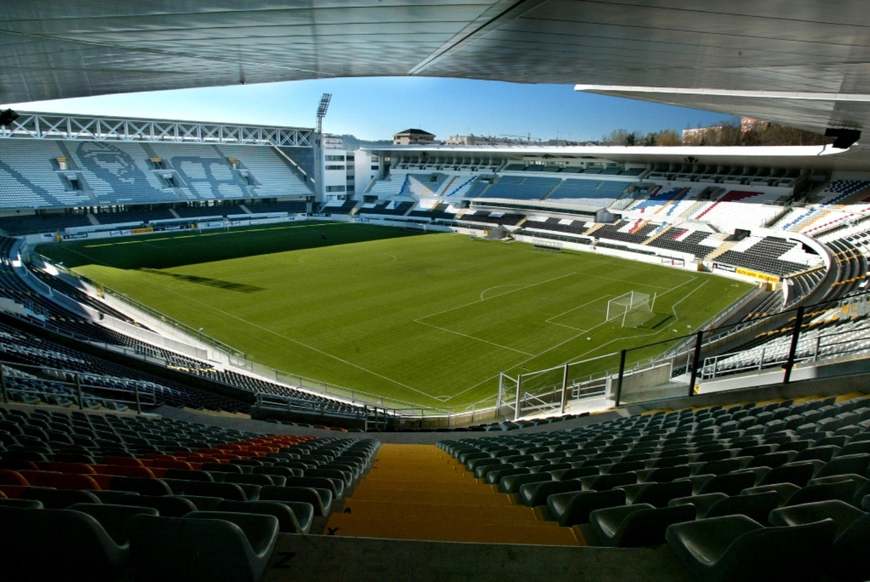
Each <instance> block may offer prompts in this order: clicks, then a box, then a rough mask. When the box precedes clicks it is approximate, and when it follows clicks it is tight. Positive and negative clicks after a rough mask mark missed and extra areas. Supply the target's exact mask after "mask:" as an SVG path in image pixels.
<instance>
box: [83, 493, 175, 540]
mask: <svg viewBox="0 0 870 582" xmlns="http://www.w3.org/2000/svg"><path fill="white" fill-rule="evenodd" d="M69 509H71V510H73V511H81V512H82V513H87V514H88V515H90V516H91V517H93V518H94V519H96V520H97V521H98V522H100V525H101V526H103V529H104V530H106V533H107V534H109V536H110V537H111V538H112V539H113V540H114V541H115V543H116V544H118V545H119V546H125V545H126V544H127V542H128V541H129V540H128V538H127V531H128V528H129V523H130V520H131V519H132V518H133V516H136V515H151V516H157V515H159V513H158V511H157V510H156V509H154V508H151V507H136V506H133V505H111V504H104V503H76V504H75V505H70V506H69Z"/></svg>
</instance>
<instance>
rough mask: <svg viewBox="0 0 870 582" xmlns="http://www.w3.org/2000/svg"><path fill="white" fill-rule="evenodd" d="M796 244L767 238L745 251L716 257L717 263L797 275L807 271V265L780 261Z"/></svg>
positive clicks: (764, 271) (765, 271)
mask: <svg viewBox="0 0 870 582" xmlns="http://www.w3.org/2000/svg"><path fill="white" fill-rule="evenodd" d="M796 244H797V243H795V242H792V241H788V240H786V239H782V238H777V237H765V238H763V239H762V240H760V241H758V242H756V243H755V244H753V245H752V246H750V247H749V248H747V249H745V250H743V251H733V250H728V251H725V252H724V253H722V254H721V255H719V256H718V257H716V261H717V262H719V263H723V264H726V265H734V266H736V267H745V268H747V269H754V270H756V271H761V272H763V273H771V274H774V275H787V274H792V273H797V272H799V271H803V270H806V269H807V265H802V264H800V263H793V262H790V261H783V260H780V257H782V256H783V255H784V254H785V253H787V252H788V251H789V250H791V249H792V248H794V247H795V245H796Z"/></svg>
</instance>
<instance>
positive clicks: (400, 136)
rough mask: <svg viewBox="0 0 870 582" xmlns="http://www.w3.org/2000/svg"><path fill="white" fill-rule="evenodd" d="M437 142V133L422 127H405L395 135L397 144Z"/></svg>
mask: <svg viewBox="0 0 870 582" xmlns="http://www.w3.org/2000/svg"><path fill="white" fill-rule="evenodd" d="M434 142H435V134H434V133H429V132H428V131H424V130H422V129H415V128H410V129H405V130H402V131H400V132H398V133H396V134H394V135H393V144H395V145H425V144H429V143H434Z"/></svg>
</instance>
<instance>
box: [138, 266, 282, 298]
mask: <svg viewBox="0 0 870 582" xmlns="http://www.w3.org/2000/svg"><path fill="white" fill-rule="evenodd" d="M139 270H140V271H145V272H146V273H151V274H153V275H163V276H164V277H171V278H173V279H178V280H179V281H184V282H186V283H194V284H195V285H206V286H207V287H215V288H217V289H226V290H227V291H236V292H238V293H256V292H258V291H265V290H266V289H265V287H257V286H256V285H246V284H244V283H233V282H232V281H224V280H223V279H212V278H211V277H197V276H196V275H184V274H182V273H168V272H166V271H159V270H157V269H149V268H144V269H139Z"/></svg>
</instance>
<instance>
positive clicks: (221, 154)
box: [0, 140, 311, 209]
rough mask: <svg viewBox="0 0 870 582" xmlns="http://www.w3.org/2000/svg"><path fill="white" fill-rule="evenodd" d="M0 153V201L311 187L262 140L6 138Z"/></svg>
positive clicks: (227, 194) (288, 192)
mask: <svg viewBox="0 0 870 582" xmlns="http://www.w3.org/2000/svg"><path fill="white" fill-rule="evenodd" d="M59 159H60V160H64V166H65V167H64V168H62V167H61V166H60V164H59V162H58V160H59ZM231 159H233V160H236V162H235V163H236V167H233V166H232V165H231V162H230V160H231ZM0 160H2V161H0V192H2V193H3V194H0V208H13V209H21V208H30V209H36V208H59V207H93V206H99V205H137V204H138V205H142V204H155V203H168V202H180V201H185V200H216V199H225V198H259V197H263V198H268V197H273V198H274V197H278V196H293V195H296V196H302V195H310V194H311V189H310V188H309V186H308V185H307V184H306V183H305V182H303V181H302V179H301V178H300V177H299V175H298V174H296V173H295V172H294V171H292V170H291V168H290V167H289V166H288V164H287V162H286V161H285V160H283V159H281V158H280V157H279V156H278V155H277V154H276V153H275V152H274V151H273V150H272V149H271V148H269V147H265V146H216V145H215V146H212V145H201V144H169V143H152V144H148V143H123V142H111V143H109V142H97V141H69V142H66V141H48V140H13V141H9V140H7V141H5V142H4V144H3V148H2V154H0ZM4 196H5V197H4Z"/></svg>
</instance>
